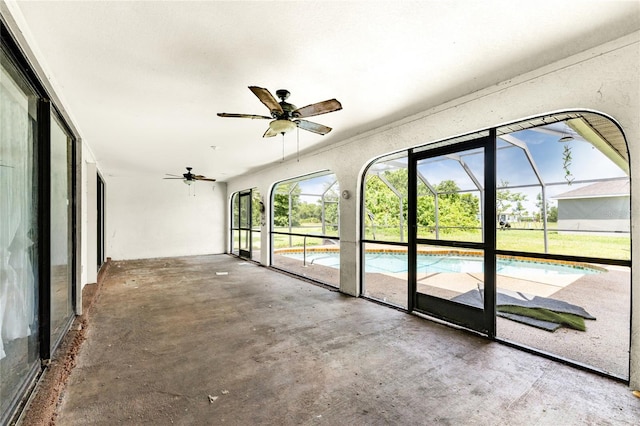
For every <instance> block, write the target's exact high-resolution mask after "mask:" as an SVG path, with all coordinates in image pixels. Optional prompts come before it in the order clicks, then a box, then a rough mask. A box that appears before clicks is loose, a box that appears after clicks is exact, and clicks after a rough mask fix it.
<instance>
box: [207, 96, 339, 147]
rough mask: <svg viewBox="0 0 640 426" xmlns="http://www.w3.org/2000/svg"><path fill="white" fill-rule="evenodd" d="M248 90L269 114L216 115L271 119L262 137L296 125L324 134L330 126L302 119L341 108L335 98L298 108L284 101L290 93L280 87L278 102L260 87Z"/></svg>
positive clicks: (284, 131)
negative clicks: (267, 109)
mask: <svg viewBox="0 0 640 426" xmlns="http://www.w3.org/2000/svg"><path fill="white" fill-rule="evenodd" d="M249 90H251V91H252V92H253V94H254V95H256V96H257V97H258V99H260V102H262V103H263V104H264V105H265V106H266V107H267V108H269V112H270V113H271V116H267V115H254V114H232V113H226V112H219V113H218V116H219V117H233V118H251V119H264V120H272V121H271V122H270V123H269V128H268V129H267V131H266V132H264V135H262V137H263V138H270V137H273V136H276V135H278V134H282V135H284V134H285V133H287V132H290V131H291V130H293V129H295V128H296V127H298V128H300V129H303V130H308V131H310V132H313V133H317V134H319V135H326V134H327V133H329V132H330V131H331V127H327V126H325V125H322V124H318V123H313V122H311V121H307V120H302V119H303V118H306V117H312V116H314V115H320V114H326V113H328V112H333V111H338V110H341V109H342V105H341V104H340V102H338V101H337V100H335V99H329V100H327V101H324V102H318V103H315V104H311V105H307V106H305V107H302V108H298V107H296V106H295V105H293V104H290V103H288V102H286V101H285V100H286V99H287V98H288V97H289V95H290V93H289V91H288V90H285V89H280V90H277V91H276V96H277V97H278V98H280V102H278V101H276V99H275V98H274V97H273V95H272V94H271V92H269V91H268V90H267V89H264V88H262V87H257V86H249Z"/></svg>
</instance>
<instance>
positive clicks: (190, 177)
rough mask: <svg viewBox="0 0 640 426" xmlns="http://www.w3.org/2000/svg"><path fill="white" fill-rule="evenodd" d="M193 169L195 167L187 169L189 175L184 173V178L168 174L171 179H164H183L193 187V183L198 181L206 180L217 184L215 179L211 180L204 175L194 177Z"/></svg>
mask: <svg viewBox="0 0 640 426" xmlns="http://www.w3.org/2000/svg"><path fill="white" fill-rule="evenodd" d="M192 169H193V167H187V173H183V174H182V177H180V176H178V175H170V174H168V173H167V176H171V177H166V178H164V179H182V180H184V183H186V184H187V185H191V184H192V183H193V182H195V181H197V180H204V181H208V182H215V181H216V180H215V179H211V178H208V177H205V176H202V175H194V174H193V173H191V170H192Z"/></svg>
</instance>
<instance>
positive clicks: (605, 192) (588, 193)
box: [551, 177, 630, 200]
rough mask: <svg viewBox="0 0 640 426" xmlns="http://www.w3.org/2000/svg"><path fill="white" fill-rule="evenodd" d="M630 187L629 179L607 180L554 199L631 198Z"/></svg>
mask: <svg viewBox="0 0 640 426" xmlns="http://www.w3.org/2000/svg"><path fill="white" fill-rule="evenodd" d="M629 194H630V185H629V178H626V177H625V178H620V179H614V180H606V181H603V182H596V183H593V184H591V185H587V186H583V187H582V188H576V189H573V190H571V191H567V192H563V193H562V194H558V195H556V196H554V197H551V198H553V199H556V200H566V199H572V198H603V197H622V196H629Z"/></svg>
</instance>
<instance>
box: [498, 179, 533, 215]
mask: <svg viewBox="0 0 640 426" xmlns="http://www.w3.org/2000/svg"><path fill="white" fill-rule="evenodd" d="M508 186H509V182H508V181H506V180H503V181H500V187H502V188H507V187H508ZM522 201H527V195H526V194H523V193H521V192H512V191H511V190H509V189H499V190H498V191H497V192H496V214H497V215H498V217H500V215H503V214H505V213H506V212H507V211H509V209H511V210H512V211H513V212H515V211H516V209H517V208H518V207H517V206H518V203H520V206H522ZM514 204H515V205H516V207H513V205H514ZM522 209H523V210H524V207H522Z"/></svg>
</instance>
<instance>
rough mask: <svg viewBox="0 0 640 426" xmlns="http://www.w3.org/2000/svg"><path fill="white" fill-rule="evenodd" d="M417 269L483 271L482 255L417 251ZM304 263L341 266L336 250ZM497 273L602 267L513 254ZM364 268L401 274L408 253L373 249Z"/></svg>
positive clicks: (521, 274)
mask: <svg viewBox="0 0 640 426" xmlns="http://www.w3.org/2000/svg"><path fill="white" fill-rule="evenodd" d="M283 255H284V256H286V257H289V258H292V259H297V260H300V261H302V260H303V254H302V253H301V252H299V253H296V252H289V253H283ZM417 260H418V272H419V273H427V274H432V273H482V272H483V266H484V265H483V259H482V257H480V256H468V255H465V256H463V255H456V254H418V259H417ZM307 264H308V265H311V264H316V265H323V266H329V267H331V268H339V267H340V254H339V253H338V252H330V251H324V252H320V251H318V252H315V251H307ZM496 268H497V273H498V274H499V275H505V276H512V277H522V278H525V277H527V276H531V275H536V276H539V275H577V274H579V275H585V274H597V273H600V272H601V271H599V270H597V269H595V268H589V267H586V266H582V265H571V264H562V263H552V262H543V261H533V260H520V259H513V258H498V260H497V264H496ZM365 272H372V273H381V274H401V273H406V272H407V255H406V253H402V252H395V253H394V252H376V251H371V252H367V253H366V254H365Z"/></svg>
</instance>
